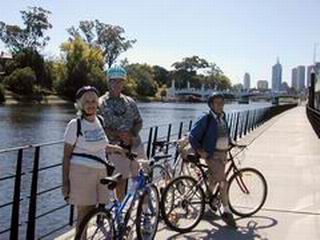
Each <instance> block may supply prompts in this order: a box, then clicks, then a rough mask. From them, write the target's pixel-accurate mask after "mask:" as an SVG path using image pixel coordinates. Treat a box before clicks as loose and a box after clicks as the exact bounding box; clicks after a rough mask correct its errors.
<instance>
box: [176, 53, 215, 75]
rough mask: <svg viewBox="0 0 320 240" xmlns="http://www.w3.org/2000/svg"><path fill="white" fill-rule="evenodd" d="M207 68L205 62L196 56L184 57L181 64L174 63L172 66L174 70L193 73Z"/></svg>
mask: <svg viewBox="0 0 320 240" xmlns="http://www.w3.org/2000/svg"><path fill="white" fill-rule="evenodd" d="M208 66H209V64H208V62H207V60H205V59H204V58H200V57H198V56H192V57H186V58H184V59H182V61H181V62H175V63H173V64H172V67H174V68H175V69H176V70H185V71H187V72H190V73H192V72H195V71H197V70H198V69H201V68H207V67H208Z"/></svg>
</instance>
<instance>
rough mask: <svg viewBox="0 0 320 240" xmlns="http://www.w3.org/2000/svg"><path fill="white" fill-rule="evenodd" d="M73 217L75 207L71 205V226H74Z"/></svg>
mask: <svg viewBox="0 0 320 240" xmlns="http://www.w3.org/2000/svg"><path fill="white" fill-rule="evenodd" d="M73 216H74V205H70V212H69V225H70V226H72V225H73Z"/></svg>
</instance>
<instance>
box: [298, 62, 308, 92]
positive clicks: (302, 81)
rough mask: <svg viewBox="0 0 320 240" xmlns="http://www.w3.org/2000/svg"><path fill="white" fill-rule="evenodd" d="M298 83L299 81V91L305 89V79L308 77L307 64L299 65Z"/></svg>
mask: <svg viewBox="0 0 320 240" xmlns="http://www.w3.org/2000/svg"><path fill="white" fill-rule="evenodd" d="M297 77H298V80H297V83H298V91H303V90H304V89H305V79H306V68H305V66H298V67H297Z"/></svg>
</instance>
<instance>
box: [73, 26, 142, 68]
mask: <svg viewBox="0 0 320 240" xmlns="http://www.w3.org/2000/svg"><path fill="white" fill-rule="evenodd" d="M67 31H68V33H69V34H70V39H71V40H73V39H75V38H76V37H81V38H82V39H83V40H84V41H85V42H86V43H88V44H89V45H90V46H92V47H98V48H100V49H101V51H102V55H103V57H104V60H105V62H106V63H107V65H108V67H111V65H112V64H113V63H114V62H115V61H116V59H117V58H118V57H119V56H120V54H121V53H123V52H125V51H127V50H128V49H129V48H131V47H132V45H133V44H134V43H135V42H136V40H135V39H133V40H128V39H127V38H126V37H124V36H123V35H124V33H125V30H124V29H123V28H122V27H120V26H117V25H111V24H106V23H103V22H100V21H99V20H95V21H91V20H86V21H80V23H79V27H78V28H75V27H74V26H72V27H71V28H69V29H67Z"/></svg>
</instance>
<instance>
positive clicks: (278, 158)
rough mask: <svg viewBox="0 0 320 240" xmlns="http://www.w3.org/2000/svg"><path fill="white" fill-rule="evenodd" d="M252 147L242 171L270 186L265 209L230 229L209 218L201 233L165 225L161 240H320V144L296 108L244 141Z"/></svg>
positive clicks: (217, 219) (217, 218)
mask: <svg viewBox="0 0 320 240" xmlns="http://www.w3.org/2000/svg"><path fill="white" fill-rule="evenodd" d="M240 142H242V143H248V144H250V146H249V148H248V150H247V152H246V154H245V160H244V161H243V166H252V167H255V168H257V169H259V170H260V171H261V172H262V173H263V174H264V176H265V177H266V179H267V182H268V188H269V193H268V198H267V202H266V204H265V206H264V208H263V209H262V210H261V211H260V212H258V213H257V214H256V215H255V216H254V217H251V218H246V219H239V220H237V223H238V225H239V230H237V231H235V230H232V229H229V228H228V227H226V226H225V224H224V223H223V222H222V221H221V220H220V219H219V217H217V216H213V215H212V214H210V213H209V212H208V213H207V214H206V216H205V219H203V220H202V221H201V222H200V224H199V225H198V226H197V228H196V229H195V230H194V231H193V232H191V233H188V234H184V235H179V234H177V233H175V232H172V231H169V230H168V229H167V228H166V227H165V226H163V225H161V228H162V229H160V230H159V233H158V234H157V237H156V239H188V240H190V239H216V240H222V239H223V240H233V239H234V240H242V239H243V240H251V239H261V240H267V239H271V240H300V239H308V240H317V239H320V139H318V138H317V137H316V134H315V133H314V132H313V130H312V127H311V125H310V124H309V121H308V119H307V117H306V114H305V107H302V106H301V107H296V108H294V109H291V110H289V111H287V112H284V113H282V114H281V115H279V116H277V117H275V118H273V119H272V120H270V121H268V122H267V123H265V124H264V125H263V126H261V127H260V128H258V129H256V130H255V131H253V132H252V133H251V134H249V135H247V136H246V137H244V138H243V139H241V141H240Z"/></svg>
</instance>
